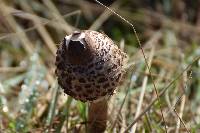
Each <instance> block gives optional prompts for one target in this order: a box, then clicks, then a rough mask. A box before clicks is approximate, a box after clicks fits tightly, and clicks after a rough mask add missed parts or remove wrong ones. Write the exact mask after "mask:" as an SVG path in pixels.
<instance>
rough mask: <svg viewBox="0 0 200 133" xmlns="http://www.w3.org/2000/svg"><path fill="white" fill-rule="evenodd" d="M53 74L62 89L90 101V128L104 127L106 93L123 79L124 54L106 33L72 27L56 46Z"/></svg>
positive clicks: (100, 129) (106, 106) (81, 99)
mask: <svg viewBox="0 0 200 133" xmlns="http://www.w3.org/2000/svg"><path fill="white" fill-rule="evenodd" d="M56 54H57V56H56V63H55V64H56V75H57V78H58V83H59V85H60V86H61V88H62V89H63V90H64V93H66V94H68V95H70V96H71V97H73V98H75V99H76V100H80V101H82V102H89V112H88V117H89V118H88V122H89V132H103V131H105V129H106V121H107V108H108V105H107V103H108V97H109V96H111V95H113V92H114V90H115V89H116V88H117V87H118V86H119V84H120V82H121V81H122V80H123V77H124V73H125V69H124V66H125V63H126V57H127V56H126V54H125V53H124V52H122V51H121V50H120V49H119V48H118V46H117V45H115V44H114V42H113V41H112V40H111V39H110V38H109V37H108V36H107V35H105V34H103V33H99V32H97V31H91V30H84V31H74V32H73V33H72V34H71V35H69V36H66V37H65V38H64V39H63V41H62V42H61V44H60V45H59V48H58V50H57V53H56Z"/></svg>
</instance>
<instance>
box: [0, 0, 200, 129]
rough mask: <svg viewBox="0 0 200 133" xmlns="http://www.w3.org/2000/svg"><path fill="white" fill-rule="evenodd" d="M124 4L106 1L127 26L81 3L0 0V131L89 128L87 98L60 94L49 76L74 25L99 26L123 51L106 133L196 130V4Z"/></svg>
mask: <svg viewBox="0 0 200 133" xmlns="http://www.w3.org/2000/svg"><path fill="white" fill-rule="evenodd" d="M129 2H130V1H122V0H118V1H116V2H114V3H113V4H112V5H111V6H110V8H112V9H113V10H114V11H116V12H117V13H119V14H120V15H121V16H122V17H124V18H126V21H127V20H129V22H128V23H129V25H127V22H125V21H123V20H122V19H121V18H119V17H117V16H116V14H113V13H112V12H110V11H109V10H104V9H105V8H104V7H103V6H101V5H100V4H97V3H89V2H87V1H83V0H77V1H76V2H75V1H62V0H60V1H48V2H45V1H44V0H43V1H33V0H32V1H27V0H23V1H22V0H15V1H9V2H7V1H5V0H0V11H1V12H2V14H0V23H1V25H0V132H5V133H12V132H20V133H23V132H24V133H25V132H57V133H59V132H86V131H87V126H86V124H87V110H88V108H87V103H81V102H79V101H75V100H73V99H72V98H71V97H69V96H67V95H65V94H63V92H62V90H61V89H60V88H59V86H58V85H57V81H56V77H55V74H54V70H55V66H54V62H55V53H56V45H58V44H59V42H60V41H61V40H62V39H63V38H64V37H65V35H66V34H70V33H71V32H72V31H74V30H75V29H91V30H98V31H102V32H104V33H106V34H107V35H108V36H109V37H111V38H112V39H113V40H115V41H116V43H117V44H119V47H120V48H122V49H124V51H125V52H126V53H127V54H128V56H129V62H128V64H127V68H128V69H127V76H126V79H125V82H124V84H123V85H122V86H120V87H119V88H118V89H117V92H116V94H115V95H113V96H112V98H111V99H110V101H109V121H108V127H107V132H121V133H122V132H126V131H128V130H129V131H130V130H131V131H132V132H159V133H160V132H166V131H167V132H176V133H179V132H192V133H193V132H194V133H195V132H199V131H200V113H199V112H200V111H199V110H200V102H199V101H200V100H199V99H200V78H199V77H200V39H199V35H200V29H199V20H200V18H199V17H198V10H195V9H198V8H197V7H196V6H197V5H198V4H195V3H196V1H192V2H188V3H189V5H187V4H188V3H185V5H187V10H186V9H185V10H184V11H182V12H179V11H176V10H173V9H174V8H172V7H173V6H177V5H176V4H178V3H176V4H175V5H174V3H171V2H170V1H169V0H166V2H164V3H158V2H152V3H149V5H148V4H146V5H144V4H143V3H142V2H138V3H137V2H136V3H135V2H130V3H129ZM179 4H180V3H179ZM183 4H184V3H183ZM151 5H152V7H156V6H160V7H157V8H154V9H150V8H149V7H151ZM132 7H135V8H134V9H133V8H132ZM177 8H178V6H177ZM86 9H87V10H86ZM192 13H193V14H192ZM176 14H179V15H180V16H181V15H182V17H183V16H187V18H188V19H184V18H182V17H180V16H179V15H177V16H176ZM178 17H180V18H178ZM132 23H133V24H134V27H135V28H136V30H137V34H136V35H137V36H138V37H139V38H137V36H135V35H133V34H134V31H132V29H131V27H130V24H131V25H132ZM137 39H139V40H140V41H141V46H140V45H138V40H137ZM141 48H142V50H143V52H144V53H142V52H141ZM144 55H145V57H146V58H144ZM147 64H148V65H147ZM147 66H148V67H147ZM149 70H150V71H149ZM150 72H151V73H150ZM155 89H156V90H155ZM156 91H157V93H156Z"/></svg>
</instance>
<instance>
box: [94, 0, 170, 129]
mask: <svg viewBox="0 0 200 133" xmlns="http://www.w3.org/2000/svg"><path fill="white" fill-rule="evenodd" d="M95 1H96V2H97V3H99V4H100V5H102V6H103V7H105V8H107V9H108V10H110V11H111V12H113V13H114V14H115V15H117V16H118V17H119V18H120V19H122V20H123V21H124V22H126V23H127V24H128V25H130V26H131V28H132V29H133V32H134V35H135V36H136V40H137V42H138V44H139V46H140V49H141V51H142V54H143V57H144V59H145V63H146V66H147V68H148V71H149V73H150V77H151V80H152V83H153V86H154V89H155V92H156V96H157V98H158V100H159V101H160V99H159V96H158V91H157V88H156V85H155V83H154V79H153V76H151V69H150V67H149V65H148V61H147V58H146V56H145V53H144V50H143V48H142V45H141V43H140V40H139V37H138V35H137V32H136V29H135V27H134V26H133V24H132V23H130V22H129V21H128V20H126V19H125V18H123V17H122V16H120V15H119V14H117V13H116V12H115V11H113V10H112V9H110V8H109V7H107V6H105V5H104V4H102V3H101V2H99V1H98V0H95ZM159 106H160V111H161V114H162V119H163V122H164V125H165V132H167V127H166V122H165V119H164V116H163V111H162V108H161V105H159Z"/></svg>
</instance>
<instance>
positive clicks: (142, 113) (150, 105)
mask: <svg viewBox="0 0 200 133" xmlns="http://www.w3.org/2000/svg"><path fill="white" fill-rule="evenodd" d="M199 59H200V57H197V58H195V59H194V60H193V61H192V63H191V64H189V65H188V66H187V67H186V68H185V69H184V70H183V71H182V72H181V73H180V74H179V75H178V76H176V77H175V78H174V80H172V81H171V82H170V83H169V84H168V85H167V86H166V87H165V88H164V89H163V90H162V91H161V92H160V93H159V95H158V96H159V97H161V96H163V95H164V94H165V92H166V91H167V89H169V87H171V86H172V85H173V84H174V82H175V81H176V80H177V79H179V78H180V77H181V76H182V75H183V73H184V72H186V71H187V70H189V69H190V67H191V66H192V65H193V64H194V63H196V62H197V61H198V60H199ZM157 100H158V98H154V99H153V100H152V102H151V103H150V104H149V105H148V106H147V107H146V108H145V109H144V110H143V111H142V112H141V113H140V114H139V115H138V117H137V118H135V120H134V121H133V122H132V123H131V124H130V125H129V126H128V127H127V128H126V131H125V132H128V131H129V130H130V129H131V127H132V126H133V125H134V124H135V123H136V122H137V121H138V120H139V119H141V117H142V116H143V115H144V114H145V113H146V112H147V111H149V110H150V108H151V107H152V106H153V105H154V103H155V102H156V101H157Z"/></svg>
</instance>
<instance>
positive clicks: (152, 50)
mask: <svg viewBox="0 0 200 133" xmlns="http://www.w3.org/2000/svg"><path fill="white" fill-rule="evenodd" d="M154 52H155V47H152V49H151V52H150V55H149V59H148V64H149V66H150V67H151V63H152V60H153V56H154ZM145 72H148V69H146V70H145ZM147 82H148V77H147V76H145V77H144V79H143V82H142V89H141V93H140V96H139V102H138V105H137V109H136V113H135V118H136V117H137V116H138V115H139V113H140V112H141V108H142V103H143V99H144V94H145V90H146V86H147ZM136 128H137V123H135V124H134V125H133V127H132V128H131V132H132V133H135V131H136Z"/></svg>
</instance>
